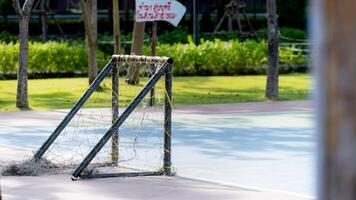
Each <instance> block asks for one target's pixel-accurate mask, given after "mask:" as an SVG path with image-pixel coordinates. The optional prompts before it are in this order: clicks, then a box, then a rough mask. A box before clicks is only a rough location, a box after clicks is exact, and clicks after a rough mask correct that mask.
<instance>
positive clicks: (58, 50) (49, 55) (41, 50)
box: [0, 42, 107, 74]
mask: <svg viewBox="0 0 356 200" xmlns="http://www.w3.org/2000/svg"><path fill="white" fill-rule="evenodd" d="M19 47H20V45H19V43H8V44H6V43H0V74H13V73H16V71H17V68H18V56H19ZM28 52H29V57H28V66H29V68H28V72H29V73H68V72H74V73H75V72H78V73H85V72H86V71H87V59H86V48H85V45H84V44H80V43H69V42H47V43H40V42H32V43H30V44H29V50H28ZM98 61H99V63H98V65H99V66H103V65H104V64H105V63H106V62H107V59H106V56H105V55H104V53H102V52H101V51H98Z"/></svg>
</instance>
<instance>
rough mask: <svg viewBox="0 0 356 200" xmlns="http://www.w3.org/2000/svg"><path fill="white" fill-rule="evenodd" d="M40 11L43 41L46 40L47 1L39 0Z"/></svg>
mask: <svg viewBox="0 0 356 200" xmlns="http://www.w3.org/2000/svg"><path fill="white" fill-rule="evenodd" d="M40 9H41V29H42V35H41V38H42V40H43V41H47V39H48V14H47V12H48V0H41V2H40Z"/></svg>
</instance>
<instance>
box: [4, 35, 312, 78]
mask: <svg viewBox="0 0 356 200" xmlns="http://www.w3.org/2000/svg"><path fill="white" fill-rule="evenodd" d="M18 51H19V44H18V43H9V44H5V43H0V75H1V74H2V75H3V76H4V75H6V74H15V73H16V71H17V66H18ZM144 52H145V54H146V55H149V52H150V48H149V47H148V46H146V47H145V48H144ZM97 55H98V61H99V63H98V66H99V67H103V66H104V65H105V63H106V62H107V61H108V60H109V59H110V56H111V55H107V54H106V55H105V54H104V53H103V52H101V51H100V50H98V54H97ZM157 55H159V56H168V57H172V58H173V59H174V60H175V62H174V73H175V75H238V74H262V73H265V68H266V67H265V66H266V64H267V46H266V41H254V40H246V41H244V42H239V41H237V40H231V41H221V40H215V41H202V43H201V45H199V46H196V45H194V43H193V42H191V41H190V42H189V43H187V44H181V43H178V44H173V45H169V44H159V45H158V46H157ZM280 63H281V65H282V66H293V65H306V64H307V60H306V59H305V57H304V56H303V55H302V53H301V52H297V53H296V52H295V51H294V50H293V49H292V48H285V47H284V48H281V49H280ZM86 71H87V59H86V49H85V45H84V44H82V43H69V42H47V43H40V42H32V43H30V45H29V69H28V72H29V73H30V74H31V73H45V74H46V73H47V74H51V73H68V72H70V73H79V74H80V73H86Z"/></svg>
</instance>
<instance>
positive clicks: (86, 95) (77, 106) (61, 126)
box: [33, 59, 113, 160]
mask: <svg viewBox="0 0 356 200" xmlns="http://www.w3.org/2000/svg"><path fill="white" fill-rule="evenodd" d="M112 66H113V59H111V60H110V62H109V63H108V64H107V65H106V66H105V67H104V69H103V70H102V71H101V72H100V74H99V75H98V76H97V77H96V78H95V80H94V81H93V83H92V84H91V85H90V86H89V88H88V90H87V91H86V92H85V93H84V94H83V96H82V97H81V98H80V99H79V100H78V101H77V103H75V105H74V106H73V108H72V109H71V110H70V111H69V113H68V114H67V116H66V117H65V118H64V119H63V120H62V122H61V123H60V124H59V125H58V126H57V128H56V129H55V130H54V131H53V133H52V134H51V135H50V136H49V138H48V139H47V140H46V141H45V142H44V143H43V145H42V146H41V147H40V148H39V149H38V151H37V152H36V153H35V155H34V157H33V158H34V159H35V160H39V159H41V157H42V156H43V154H44V153H45V152H46V151H47V149H48V148H49V147H50V146H51V145H52V143H53V142H54V141H55V140H56V138H57V137H58V136H59V134H60V133H61V132H62V131H63V129H64V128H65V127H66V126H67V125H68V123H69V122H70V121H71V120H72V119H73V117H74V116H75V114H76V113H77V112H78V111H79V109H80V108H81V107H82V106H83V104H84V103H85V102H86V101H87V100H88V98H89V97H90V96H91V95H92V94H93V92H94V91H95V90H96V89H97V88H98V87H99V85H100V83H101V82H102V81H103V80H104V78H105V77H107V76H108V75H109V74H110V71H111V69H112Z"/></svg>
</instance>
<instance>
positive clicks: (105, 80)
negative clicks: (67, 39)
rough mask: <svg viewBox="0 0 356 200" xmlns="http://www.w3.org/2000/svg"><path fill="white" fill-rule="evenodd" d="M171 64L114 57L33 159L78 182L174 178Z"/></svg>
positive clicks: (162, 59) (154, 59) (168, 60)
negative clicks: (116, 178) (132, 79)
mask: <svg viewBox="0 0 356 200" xmlns="http://www.w3.org/2000/svg"><path fill="white" fill-rule="evenodd" d="M172 63H173V60H172V59H171V58H167V57H150V56H135V55H113V56H112V58H111V60H110V61H109V62H108V63H107V65H106V66H105V67H104V68H103V69H102V70H101V72H100V73H99V75H98V76H97V77H96V79H95V80H94V82H93V83H92V84H91V85H90V86H89V88H88V89H87V90H86V91H85V92H84V94H83V95H82V97H81V98H80V99H79V100H78V101H77V102H76V103H75V105H74V106H73V107H72V108H71V109H70V110H69V111H68V113H67V114H66V116H65V117H64V119H63V120H62V121H61V122H60V123H59V125H58V126H57V128H56V129H55V130H54V131H53V133H52V134H51V135H50V136H49V137H48V139H47V140H46V141H45V142H44V143H43V145H42V146H41V147H40V148H39V149H38V150H37V151H36V153H35V155H34V157H33V160H35V161H36V162H42V163H43V161H44V160H45V163H51V165H52V166H53V168H57V169H58V170H63V171H66V170H71V172H72V175H73V177H74V178H95V177H118V176H149V175H171V174H172V163H171V123H172V122H171V120H172V117H171V115H172V81H173V80H172ZM130 70H133V71H130ZM128 74H129V75H130V74H131V75H132V74H133V75H134V77H135V79H136V81H135V82H132V81H131V82H130V81H125V79H126V77H127V76H128ZM75 87H76V85H73V88H75ZM58 112H62V111H61V110H59V111H58Z"/></svg>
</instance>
